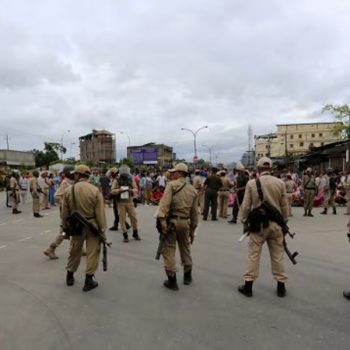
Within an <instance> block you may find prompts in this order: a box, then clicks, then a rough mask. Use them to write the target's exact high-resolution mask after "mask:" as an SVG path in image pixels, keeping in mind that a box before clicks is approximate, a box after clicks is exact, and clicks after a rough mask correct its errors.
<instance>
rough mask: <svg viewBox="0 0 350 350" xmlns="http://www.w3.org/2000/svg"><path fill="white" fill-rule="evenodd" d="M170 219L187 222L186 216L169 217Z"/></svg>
mask: <svg viewBox="0 0 350 350" xmlns="http://www.w3.org/2000/svg"><path fill="white" fill-rule="evenodd" d="M170 219H178V220H189V217H187V216H178V215H170Z"/></svg>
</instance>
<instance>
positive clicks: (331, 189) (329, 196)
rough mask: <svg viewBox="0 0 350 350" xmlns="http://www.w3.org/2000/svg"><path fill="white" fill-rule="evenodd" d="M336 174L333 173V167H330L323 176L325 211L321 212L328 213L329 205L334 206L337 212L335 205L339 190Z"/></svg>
mask: <svg viewBox="0 0 350 350" xmlns="http://www.w3.org/2000/svg"><path fill="white" fill-rule="evenodd" d="M336 180H337V178H336V176H335V175H334V173H333V169H332V168H328V169H327V172H326V174H325V175H323V176H322V185H323V192H324V201H323V211H322V212H321V214H324V215H327V211H328V208H329V207H332V208H333V214H334V215H336V214H337V209H336V207H335V195H336V191H337V183H336Z"/></svg>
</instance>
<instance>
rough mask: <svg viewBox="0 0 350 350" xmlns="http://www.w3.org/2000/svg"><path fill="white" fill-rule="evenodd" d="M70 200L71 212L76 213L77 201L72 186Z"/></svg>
mask: <svg viewBox="0 0 350 350" xmlns="http://www.w3.org/2000/svg"><path fill="white" fill-rule="evenodd" d="M72 200H73V208H72V209H73V210H72V211H76V210H77V199H76V197H75V191H74V185H72Z"/></svg>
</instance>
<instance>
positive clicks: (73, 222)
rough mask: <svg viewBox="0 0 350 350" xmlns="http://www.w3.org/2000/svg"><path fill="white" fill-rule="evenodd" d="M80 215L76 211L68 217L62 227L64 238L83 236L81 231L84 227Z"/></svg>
mask: <svg viewBox="0 0 350 350" xmlns="http://www.w3.org/2000/svg"><path fill="white" fill-rule="evenodd" d="M80 216H81V214H80V213H79V212H77V211H73V212H72V214H71V215H70V216H68V218H67V219H66V222H65V224H64V226H63V232H65V233H66V236H81V235H82V234H83V229H84V227H86V226H85V225H84V224H83V223H82V222H81V219H80Z"/></svg>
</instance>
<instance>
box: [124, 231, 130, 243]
mask: <svg viewBox="0 0 350 350" xmlns="http://www.w3.org/2000/svg"><path fill="white" fill-rule="evenodd" d="M123 237H124V239H123V242H125V243H127V242H129V236H128V233H127V232H125V233H123Z"/></svg>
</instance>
